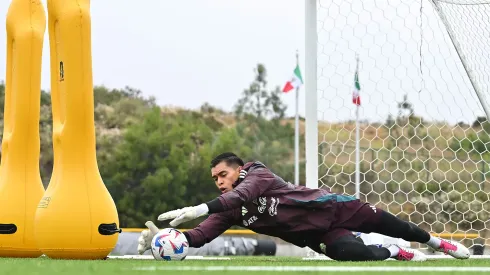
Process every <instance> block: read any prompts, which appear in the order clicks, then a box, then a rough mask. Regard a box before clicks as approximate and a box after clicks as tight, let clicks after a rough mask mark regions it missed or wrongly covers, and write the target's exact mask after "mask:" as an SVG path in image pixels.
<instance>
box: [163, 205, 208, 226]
mask: <svg viewBox="0 0 490 275" xmlns="http://www.w3.org/2000/svg"><path fill="white" fill-rule="evenodd" d="M208 212H209V208H208V206H207V204H205V203H202V204H200V205H198V206H192V207H184V208H182V209H177V210H172V211H168V212H165V213H163V214H161V215H160V216H158V220H159V221H164V220H170V219H173V220H172V221H171V222H170V226H177V225H179V224H181V223H184V222H188V221H190V220H194V219H197V218H199V217H201V216H204V215H206V214H208Z"/></svg>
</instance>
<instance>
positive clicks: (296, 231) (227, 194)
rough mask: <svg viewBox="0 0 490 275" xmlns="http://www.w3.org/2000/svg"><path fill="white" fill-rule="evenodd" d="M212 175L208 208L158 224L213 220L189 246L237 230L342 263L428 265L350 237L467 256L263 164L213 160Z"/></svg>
mask: <svg viewBox="0 0 490 275" xmlns="http://www.w3.org/2000/svg"><path fill="white" fill-rule="evenodd" d="M211 175H212V177H213V179H214V181H215V183H216V186H217V187H218V189H219V190H220V191H221V193H222V194H221V195H220V196H219V197H217V198H216V199H214V200H212V201H209V202H207V203H202V204H200V205H197V206H193V207H184V208H182V209H177V210H173V211H169V212H165V213H163V214H161V215H160V216H159V217H158V220H159V221H164V220H172V221H171V222H170V226H173V227H175V226H177V225H179V224H181V223H184V222H187V221H190V220H193V219H196V218H198V217H201V216H204V215H209V217H208V218H207V219H206V220H204V221H203V222H202V223H200V224H199V225H198V226H197V227H196V228H194V229H192V230H189V231H186V232H184V234H185V236H186V237H187V240H188V242H189V245H190V246H191V247H201V246H203V245H204V244H206V243H208V242H210V241H212V240H213V239H215V238H216V237H218V236H219V235H221V234H222V233H223V232H225V231H226V230H227V229H229V228H230V227H231V226H233V225H238V226H242V227H246V228H248V229H250V230H252V231H254V232H256V233H260V234H265V235H269V236H274V237H278V238H281V239H283V240H284V241H286V242H289V243H292V244H294V245H296V246H299V247H306V246H307V247H310V248H311V249H312V250H314V251H316V252H317V253H320V254H324V255H326V256H328V257H330V258H331V259H333V260H338V261H380V260H385V259H388V258H394V259H397V260H401V261H424V260H426V257H425V254H423V253H422V252H420V251H417V250H414V249H409V248H405V247H400V246H398V245H388V246H383V247H378V246H374V245H365V244H364V243H363V242H361V241H359V240H358V239H356V237H355V236H354V235H353V234H352V231H357V232H363V233H371V232H374V233H379V234H383V235H386V236H390V237H394V238H402V239H404V240H406V241H409V242H419V243H423V244H426V245H428V246H429V247H431V248H433V249H434V250H435V251H439V252H444V253H446V254H449V255H451V256H452V257H454V258H457V259H466V258H469V256H470V252H469V250H468V249H467V248H466V247H464V246H463V245H461V244H459V243H456V242H451V241H448V240H444V239H441V238H437V237H434V236H431V235H430V234H429V233H428V232H426V231H424V230H422V229H421V228H419V227H417V226H416V225H415V224H413V223H410V222H406V221H403V220H401V219H399V218H397V217H395V216H393V215H392V214H390V213H388V212H385V211H383V210H382V209H380V208H377V207H375V206H373V205H370V204H369V203H365V202H362V201H360V200H358V199H356V198H354V197H350V196H344V195H339V194H335V193H331V192H329V191H327V190H324V189H310V188H306V187H304V186H295V185H293V184H291V183H289V182H285V181H284V180H283V179H282V178H280V177H279V176H277V175H275V174H274V173H273V172H271V171H270V170H269V169H268V168H267V167H266V166H265V165H264V164H262V163H260V162H249V163H246V164H245V163H244V162H243V161H242V160H241V159H240V158H239V157H238V156H236V155H235V154H233V153H223V154H221V155H219V156H217V157H216V158H215V159H213V160H212V161H211ZM148 224H150V226H149V227H150V228H152V227H153V228H152V229H153V230H144V231H143V232H142V233H141V236H140V237H139V245H138V253H140V254H143V253H144V252H145V251H146V250H148V249H149V248H150V243H151V239H152V238H153V236H154V234H155V233H156V232H158V229H157V228H156V227H155V226H154V225H153V224H152V223H151V222H149V223H147V225H148Z"/></svg>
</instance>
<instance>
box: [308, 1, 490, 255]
mask: <svg viewBox="0 0 490 275" xmlns="http://www.w3.org/2000/svg"><path fill="white" fill-rule="evenodd" d="M307 1H308V3H307V5H306V14H305V15H306V39H307V42H306V54H307V55H309V54H311V53H312V52H313V53H315V52H316V53H317V54H316V57H311V56H310V57H307V59H306V63H307V64H306V65H305V67H306V74H307V75H306V80H305V85H306V93H307V95H306V103H307V106H309V107H311V106H316V108H314V109H313V110H308V109H307V110H306V127H307V129H306V135H307V136H306V143H307V144H306V146H307V149H306V150H307V152H306V158H307V159H306V161H307V171H306V173H307V185H309V186H311V187H329V188H331V189H332V191H334V192H340V193H343V194H349V195H356V196H358V197H359V198H360V199H361V200H365V201H368V202H370V203H372V204H375V205H377V206H379V207H381V208H383V209H385V210H387V211H389V212H390V213H392V214H394V215H396V216H398V217H400V218H402V219H404V220H409V221H411V222H413V223H415V224H417V225H419V226H420V227H422V228H423V229H425V230H427V231H429V232H431V233H433V234H435V235H440V236H442V237H445V238H448V239H454V240H458V241H462V242H463V243H464V244H465V245H467V246H468V247H472V246H474V245H476V244H479V245H481V244H483V243H484V242H485V239H488V238H489V237H490V234H489V232H488V228H489V222H488V221H489V218H490V200H489V195H490V182H489V181H488V179H489V176H490V175H489V171H490V169H489V165H488V161H489V160H490V136H489V135H490V124H489V123H488V122H487V117H489V116H488V115H489V114H490V109H489V107H488V105H489V102H490V101H489V100H490V98H489V97H488V96H489V83H490V1H483V0H459V1H458V0H444V1H442V0H441V1H425V0H418V1H415V0H376V1H374V0H373V1H353V0H317V1H312V0H307ZM356 68H358V70H357V69H356ZM356 71H358V83H359V87H358V88H360V90H358V89H357V88H356V85H355V75H356ZM312 72H313V73H314V75H313V76H312V75H311V73H312ZM309 80H310V81H309ZM354 91H359V95H360V105H357V104H354V101H353V92H354ZM357 129H358V130H359V132H358V135H357ZM357 136H358V137H359V138H357ZM317 138H318V139H317ZM316 139H317V140H316ZM315 142H316V143H315ZM312 144H316V146H313V145H312ZM357 152H358V153H357ZM487 245H488V243H487ZM414 247H416V248H421V249H423V248H426V246H418V245H417V244H414Z"/></svg>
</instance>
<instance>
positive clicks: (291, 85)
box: [282, 65, 303, 93]
mask: <svg viewBox="0 0 490 275" xmlns="http://www.w3.org/2000/svg"><path fill="white" fill-rule="evenodd" d="M302 84H303V77H301V70H300V69H299V65H296V68H294V74H293V77H291V80H289V81H288V82H286V85H284V88H283V89H282V91H283V92H285V93H287V92H289V91H291V90H293V89H296V88H298V87H300V86H301V85H302Z"/></svg>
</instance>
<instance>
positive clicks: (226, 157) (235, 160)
mask: <svg viewBox="0 0 490 275" xmlns="http://www.w3.org/2000/svg"><path fill="white" fill-rule="evenodd" d="M223 161H225V162H226V164H227V165H228V166H230V165H232V164H235V165H238V166H243V165H244V163H243V160H242V159H241V158H239V157H238V156H237V155H235V154H234V153H231V152H225V153H222V154H219V155H217V156H216V157H215V158H214V159H213V160H211V168H213V167H215V166H216V165H218V163H221V162H223Z"/></svg>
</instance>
